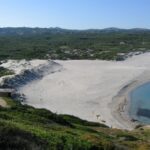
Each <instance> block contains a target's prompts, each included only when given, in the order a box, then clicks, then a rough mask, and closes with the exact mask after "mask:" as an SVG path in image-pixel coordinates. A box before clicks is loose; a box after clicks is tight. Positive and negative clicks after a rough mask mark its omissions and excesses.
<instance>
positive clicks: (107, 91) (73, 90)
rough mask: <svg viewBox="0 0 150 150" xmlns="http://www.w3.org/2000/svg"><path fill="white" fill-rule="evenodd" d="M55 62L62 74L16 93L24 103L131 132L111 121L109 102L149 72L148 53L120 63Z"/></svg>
mask: <svg viewBox="0 0 150 150" xmlns="http://www.w3.org/2000/svg"><path fill="white" fill-rule="evenodd" d="M33 62H34V61H33ZM33 62H32V63H33ZM37 62H38V61H37ZM56 62H57V63H59V64H61V65H62V66H63V69H62V71H60V72H55V73H53V74H49V75H46V76H45V77H44V78H43V79H41V80H36V81H33V82H31V83H29V84H28V85H25V86H23V87H22V88H20V89H19V91H20V93H23V94H25V96H26V98H27V100H26V102H25V103H27V104H29V105H32V106H35V107H38V108H47V109H49V110H51V111H53V112H57V113H61V114H71V115H75V116H78V117H80V118H82V119H87V120H89V121H96V122H102V121H105V123H106V124H107V125H109V126H112V127H116V128H123V129H131V128H132V126H130V124H129V123H128V124H127V123H125V122H121V121H123V120H119V118H118V117H114V116H115V115H114V114H113V113H112V107H113V108H114V106H113V105H112V98H113V97H114V96H116V95H117V93H118V92H119V91H120V90H121V89H122V88H123V87H124V86H125V85H127V84H129V83H130V82H132V81H133V80H135V79H136V78H137V77H139V76H140V75H142V74H143V73H144V72H145V71H148V70H149V69H150V53H145V54H141V55H138V56H134V57H132V58H129V59H127V60H126V61H123V62H115V61H100V60H69V61H56ZM35 64H36V63H35ZM38 64H39V63H38ZM121 101H123V99H122V100H121ZM116 104H117V103H116ZM117 107H118V104H117V105H115V108H116V110H117V109H118V108H117Z"/></svg>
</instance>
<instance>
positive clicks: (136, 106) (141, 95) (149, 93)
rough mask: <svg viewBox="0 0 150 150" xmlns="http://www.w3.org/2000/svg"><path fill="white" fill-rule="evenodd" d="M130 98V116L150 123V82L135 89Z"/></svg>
mask: <svg viewBox="0 0 150 150" xmlns="http://www.w3.org/2000/svg"><path fill="white" fill-rule="evenodd" d="M130 98H131V105H130V110H129V114H130V116H131V117H132V118H133V119H136V120H138V121H140V122H142V123H145V124H150V82H149V83H146V84H143V85H142V86H140V87H138V88H136V89H135V90H133V91H132V92H131V93H130Z"/></svg>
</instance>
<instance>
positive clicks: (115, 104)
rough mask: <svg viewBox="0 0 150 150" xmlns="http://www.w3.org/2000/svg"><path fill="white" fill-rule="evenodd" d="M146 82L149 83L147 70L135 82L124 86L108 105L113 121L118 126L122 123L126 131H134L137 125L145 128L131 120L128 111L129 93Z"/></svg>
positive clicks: (136, 121) (149, 74) (149, 75)
mask: <svg viewBox="0 0 150 150" xmlns="http://www.w3.org/2000/svg"><path fill="white" fill-rule="evenodd" d="M148 82H150V71H148V70H147V71H145V72H144V73H143V74H142V75H140V76H139V77H137V78H136V79H135V80H133V81H131V82H130V83H129V84H127V85H126V86H124V87H123V88H122V89H121V90H120V91H119V92H118V94H117V95H116V96H115V97H113V98H112V102H111V103H110V106H111V107H110V108H111V112H112V115H113V116H114V118H115V119H117V121H118V122H119V123H120V125H121V124H122V122H123V123H124V125H123V126H124V127H125V128H126V129H128V130H132V129H134V128H135V127H136V126H137V125H142V126H146V125H145V124H142V123H141V122H139V121H138V120H135V119H134V118H132V116H130V114H129V109H130V101H131V97H130V94H131V92H132V91H133V90H135V89H136V88H138V87H140V86H142V85H143V84H146V83H148ZM124 127H123V128H124Z"/></svg>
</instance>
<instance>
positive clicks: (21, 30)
mask: <svg viewBox="0 0 150 150" xmlns="http://www.w3.org/2000/svg"><path fill="white" fill-rule="evenodd" d="M78 32H81V33H113V32H126V33H128V32H129V33H136V32H140V33H141V32H150V29H146V28H132V29H121V28H115V27H110V28H104V29H86V30H77V29H75V30H73V29H62V28H59V27H55V28H53V27H51V28H39V27H36V28H31V27H4V28H0V36H7V35H20V36H21V35H37V34H38V35H39V34H45V33H47V34H63V33H70V34H71V33H78Z"/></svg>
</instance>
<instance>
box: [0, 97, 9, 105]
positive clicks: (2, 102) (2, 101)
mask: <svg viewBox="0 0 150 150" xmlns="http://www.w3.org/2000/svg"><path fill="white" fill-rule="evenodd" d="M0 106H1V107H7V106H8V105H7V103H6V101H5V100H4V99H3V98H2V97H0Z"/></svg>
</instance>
